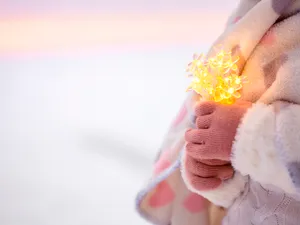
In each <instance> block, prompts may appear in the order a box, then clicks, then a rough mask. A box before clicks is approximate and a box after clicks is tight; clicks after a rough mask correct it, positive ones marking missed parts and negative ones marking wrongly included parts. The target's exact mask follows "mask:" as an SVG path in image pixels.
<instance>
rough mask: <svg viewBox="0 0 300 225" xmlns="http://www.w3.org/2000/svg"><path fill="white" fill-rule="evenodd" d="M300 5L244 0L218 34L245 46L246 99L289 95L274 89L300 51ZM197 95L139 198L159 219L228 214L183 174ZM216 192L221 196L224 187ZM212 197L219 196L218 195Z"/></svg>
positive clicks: (204, 221)
mask: <svg viewBox="0 0 300 225" xmlns="http://www.w3.org/2000/svg"><path fill="white" fill-rule="evenodd" d="M298 6H299V7H298ZM297 11H300V0H294V1H292V0H241V1H240V3H239V5H238V6H237V8H236V10H235V11H234V13H233V14H232V15H231V16H230V19H229V20H228V23H227V27H226V29H225V30H224V33H223V34H222V35H221V36H220V37H219V38H216V40H217V41H216V42H215V44H216V45H217V44H221V45H223V47H224V48H225V49H228V50H232V49H234V48H235V47H236V46H239V48H238V50H239V51H238V54H239V56H240V58H241V59H242V60H241V63H240V64H239V69H240V71H242V73H243V74H244V75H246V76H247V77H248V80H249V82H248V83H247V84H246V85H245V86H244V87H243V90H242V92H241V94H242V100H247V101H252V102H256V101H257V100H261V101H266V102H268V101H270V100H271V99H275V97H278V96H279V95H285V93H282V92H280V91H279V92H278V91H277V92H276V94H274V93H275V91H274V90H277V86H278V79H279V77H278V74H279V73H280V74H281V73H282V69H283V68H286V67H287V66H288V65H289V62H290V60H291V59H292V58H293V57H295V56H297V55H298V56H299V55H300V51H299V54H296V53H295V52H294V51H295V49H293V47H295V46H300V40H299V37H300V29H299V28H298V26H297V25H299V24H300V14H297V13H296V12H297ZM282 18H284V19H282ZM208 19H209V18H208ZM211 49H213V48H211ZM290 51H293V52H292V53H290ZM212 54H214V51H213V50H211V51H209V52H208V56H210V55H212ZM287 71H288V69H287ZM280 79H281V78H280ZM282 79H283V80H284V78H282ZM253 84H255V85H253ZM269 89H270V90H271V91H269ZM273 89H274V90H273ZM290 90H293V89H290ZM274 96H275V97H274ZM196 98H197V97H196V96H195V95H194V94H191V93H189V94H188V96H187V99H186V101H185V102H184V104H183V105H182V107H181V108H180V110H179V112H178V113H177V116H176V118H175V120H174V121H173V123H172V124H171V126H170V129H169V131H168V133H167V135H166V137H165V140H164V142H163V144H162V146H161V148H160V149H161V153H160V155H159V157H158V159H157V160H156V162H155V164H154V166H153V174H152V176H151V179H150V180H149V182H148V183H147V184H146V186H145V187H144V188H143V189H142V190H141V191H140V192H139V193H138V196H137V198H136V207H137V210H138V212H139V213H140V214H141V215H142V216H143V217H145V218H146V219H148V220H149V221H151V222H152V223H154V224H160V225H171V224H172V225H184V224H189V225H220V224H221V223H220V222H218V223H217V224H212V223H211V222H210V221H220V220H221V219H216V218H217V217H220V218H221V217H222V216H221V215H220V214H217V213H216V214H212V215H211V214H210V213H209V212H210V208H211V206H212V203H210V202H208V201H207V200H206V196H205V194H203V196H200V195H198V194H195V193H193V192H191V191H190V190H189V189H188V188H187V185H186V184H185V183H184V179H183V177H182V174H181V169H182V168H181V167H182V163H181V157H182V155H183V151H184V150H185V148H184V147H185V139H184V135H185V131H186V130H187V129H188V128H190V127H192V126H193V119H192V118H193V102H195V99H196ZM161 110H163V109H161ZM295 168H296V169H295ZM290 170H291V171H292V173H293V174H296V173H298V167H296V166H294V165H292V166H290ZM295 171H296V172H295ZM296 183H298V181H297V182H296ZM211 192H212V193H215V196H217V193H218V190H211ZM230 194H231V193H230V191H229V192H228V195H230ZM218 198H220V196H219V197H218ZM227 199H228V198H227ZM210 200H211V201H212V202H213V199H210ZM229 211H230V210H229ZM232 216H234V215H231V217H232ZM187 221H188V222H187ZM240 224H242V223H240ZM228 225H233V224H230V223H228ZM268 225H269V224H268Z"/></svg>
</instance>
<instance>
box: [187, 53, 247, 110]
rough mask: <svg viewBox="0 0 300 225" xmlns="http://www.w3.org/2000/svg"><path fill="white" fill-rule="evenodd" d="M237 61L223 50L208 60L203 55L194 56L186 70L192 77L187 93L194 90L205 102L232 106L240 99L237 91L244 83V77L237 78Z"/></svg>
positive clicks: (236, 58)
mask: <svg viewBox="0 0 300 225" xmlns="http://www.w3.org/2000/svg"><path fill="white" fill-rule="evenodd" d="M238 60H239V57H233V56H232V52H231V51H230V52H225V51H224V50H221V51H219V52H218V53H217V54H216V55H215V56H214V57H211V58H209V59H205V56H204V55H203V54H201V55H199V56H198V55H194V58H193V61H192V62H191V63H190V64H189V65H188V69H187V72H189V73H190V74H189V75H190V76H191V77H192V83H191V84H190V86H189V87H188V91H190V90H194V91H195V92H196V93H198V94H199V95H200V96H201V97H202V98H204V99H205V100H211V101H215V102H220V103H223V104H232V103H233V102H234V101H235V99H237V98H240V97H241V95H240V93H239V91H240V89H241V88H242V86H243V83H245V82H246V77H245V76H239V71H238V66H237V62H238Z"/></svg>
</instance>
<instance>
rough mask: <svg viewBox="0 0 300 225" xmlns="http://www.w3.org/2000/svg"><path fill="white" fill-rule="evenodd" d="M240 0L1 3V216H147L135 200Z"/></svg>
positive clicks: (0, 219)
mask: <svg viewBox="0 0 300 225" xmlns="http://www.w3.org/2000/svg"><path fill="white" fill-rule="evenodd" d="M234 5H235V0H226V1H223V0H210V1H205V0H172V1H171V0H164V1H161V0H143V1H139V0H111V1H108V0H75V1H74V0H52V1H50V0H39V1H37V0H0V104H1V110H0V124H1V125H0V132H1V135H0V180H1V185H0V224H1V225H96V224H97V225H99V224H101V225H102V224H103V225H117V224H131V225H133V224H134V225H145V224H147V223H146V222H145V221H144V220H143V219H141V218H140V217H139V216H138V215H137V214H136V212H135V210H134V198H135V195H136V194H137V192H138V190H139V189H140V188H141V187H142V186H143V184H144V183H145V181H146V180H147V178H148V175H149V173H150V172H151V163H152V161H153V160H154V158H155V155H156V152H157V149H158V148H159V145H160V142H161V141H162V138H163V135H164V134H165V132H166V129H167V128H168V126H169V124H170V122H171V120H172V119H173V117H174V116H175V114H176V112H177V110H178V109H179V106H180V105H181V102H182V101H183V99H184V97H185V89H186V86H187V84H188V80H187V78H186V77H185V67H186V64H187V63H188V62H189V61H190V60H191V57H192V54H193V53H194V52H203V51H206V50H207V49H208V47H209V45H210V44H211V42H212V41H213V40H214V39H215V38H216V36H217V35H218V34H219V33H220V31H221V30H222V28H223V25H224V23H225V20H226V16H227V15H228V13H229V11H230V10H231V9H232V8H233V7H234Z"/></svg>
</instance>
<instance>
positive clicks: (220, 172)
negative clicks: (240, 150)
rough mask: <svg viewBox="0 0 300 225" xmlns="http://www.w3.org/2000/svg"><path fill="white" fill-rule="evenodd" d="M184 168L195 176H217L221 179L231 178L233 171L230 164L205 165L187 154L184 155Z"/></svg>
mask: <svg viewBox="0 0 300 225" xmlns="http://www.w3.org/2000/svg"><path fill="white" fill-rule="evenodd" d="M185 168H186V170H187V171H188V172H189V173H191V174H194V175H196V176H199V177H203V178H212V177H217V178H220V179H221V180H226V179H229V178H231V177H232V176H233V173H234V171H233V168H232V166H231V165H230V164H227V165H222V166H211V165H206V164H204V163H203V162H202V161H198V160H196V159H194V158H192V157H190V156H188V155H186V161H185Z"/></svg>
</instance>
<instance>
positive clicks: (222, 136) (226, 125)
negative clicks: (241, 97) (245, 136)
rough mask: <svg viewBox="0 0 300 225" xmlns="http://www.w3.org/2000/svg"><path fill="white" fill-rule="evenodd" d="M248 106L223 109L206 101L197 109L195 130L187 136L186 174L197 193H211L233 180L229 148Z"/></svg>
mask: <svg viewBox="0 0 300 225" xmlns="http://www.w3.org/2000/svg"><path fill="white" fill-rule="evenodd" d="M251 105H252V103H251V102H244V101H243V102H241V101H240V102H236V103H235V104H233V105H222V104H219V103H215V102H211V101H207V102H201V103H199V104H197V105H196V109H195V114H196V121H195V123H196V129H189V130H188V131H187V132H186V135H185V140H186V142H187V145H186V153H185V154H186V161H185V165H184V166H185V170H186V173H187V174H186V175H187V176H188V178H189V180H190V183H191V184H192V185H193V186H194V187H195V188H197V189H198V190H207V189H213V188H216V187H217V186H219V185H220V184H221V182H222V180H226V179H229V178H231V177H232V176H233V168H232V167H231V165H230V155H231V149H232V144H233V141H234V138H235V135H236V130H237V127H238V125H239V123H240V121H241V118H242V117H243V115H244V114H245V112H246V111H247V110H248V108H249V107H251Z"/></svg>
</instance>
